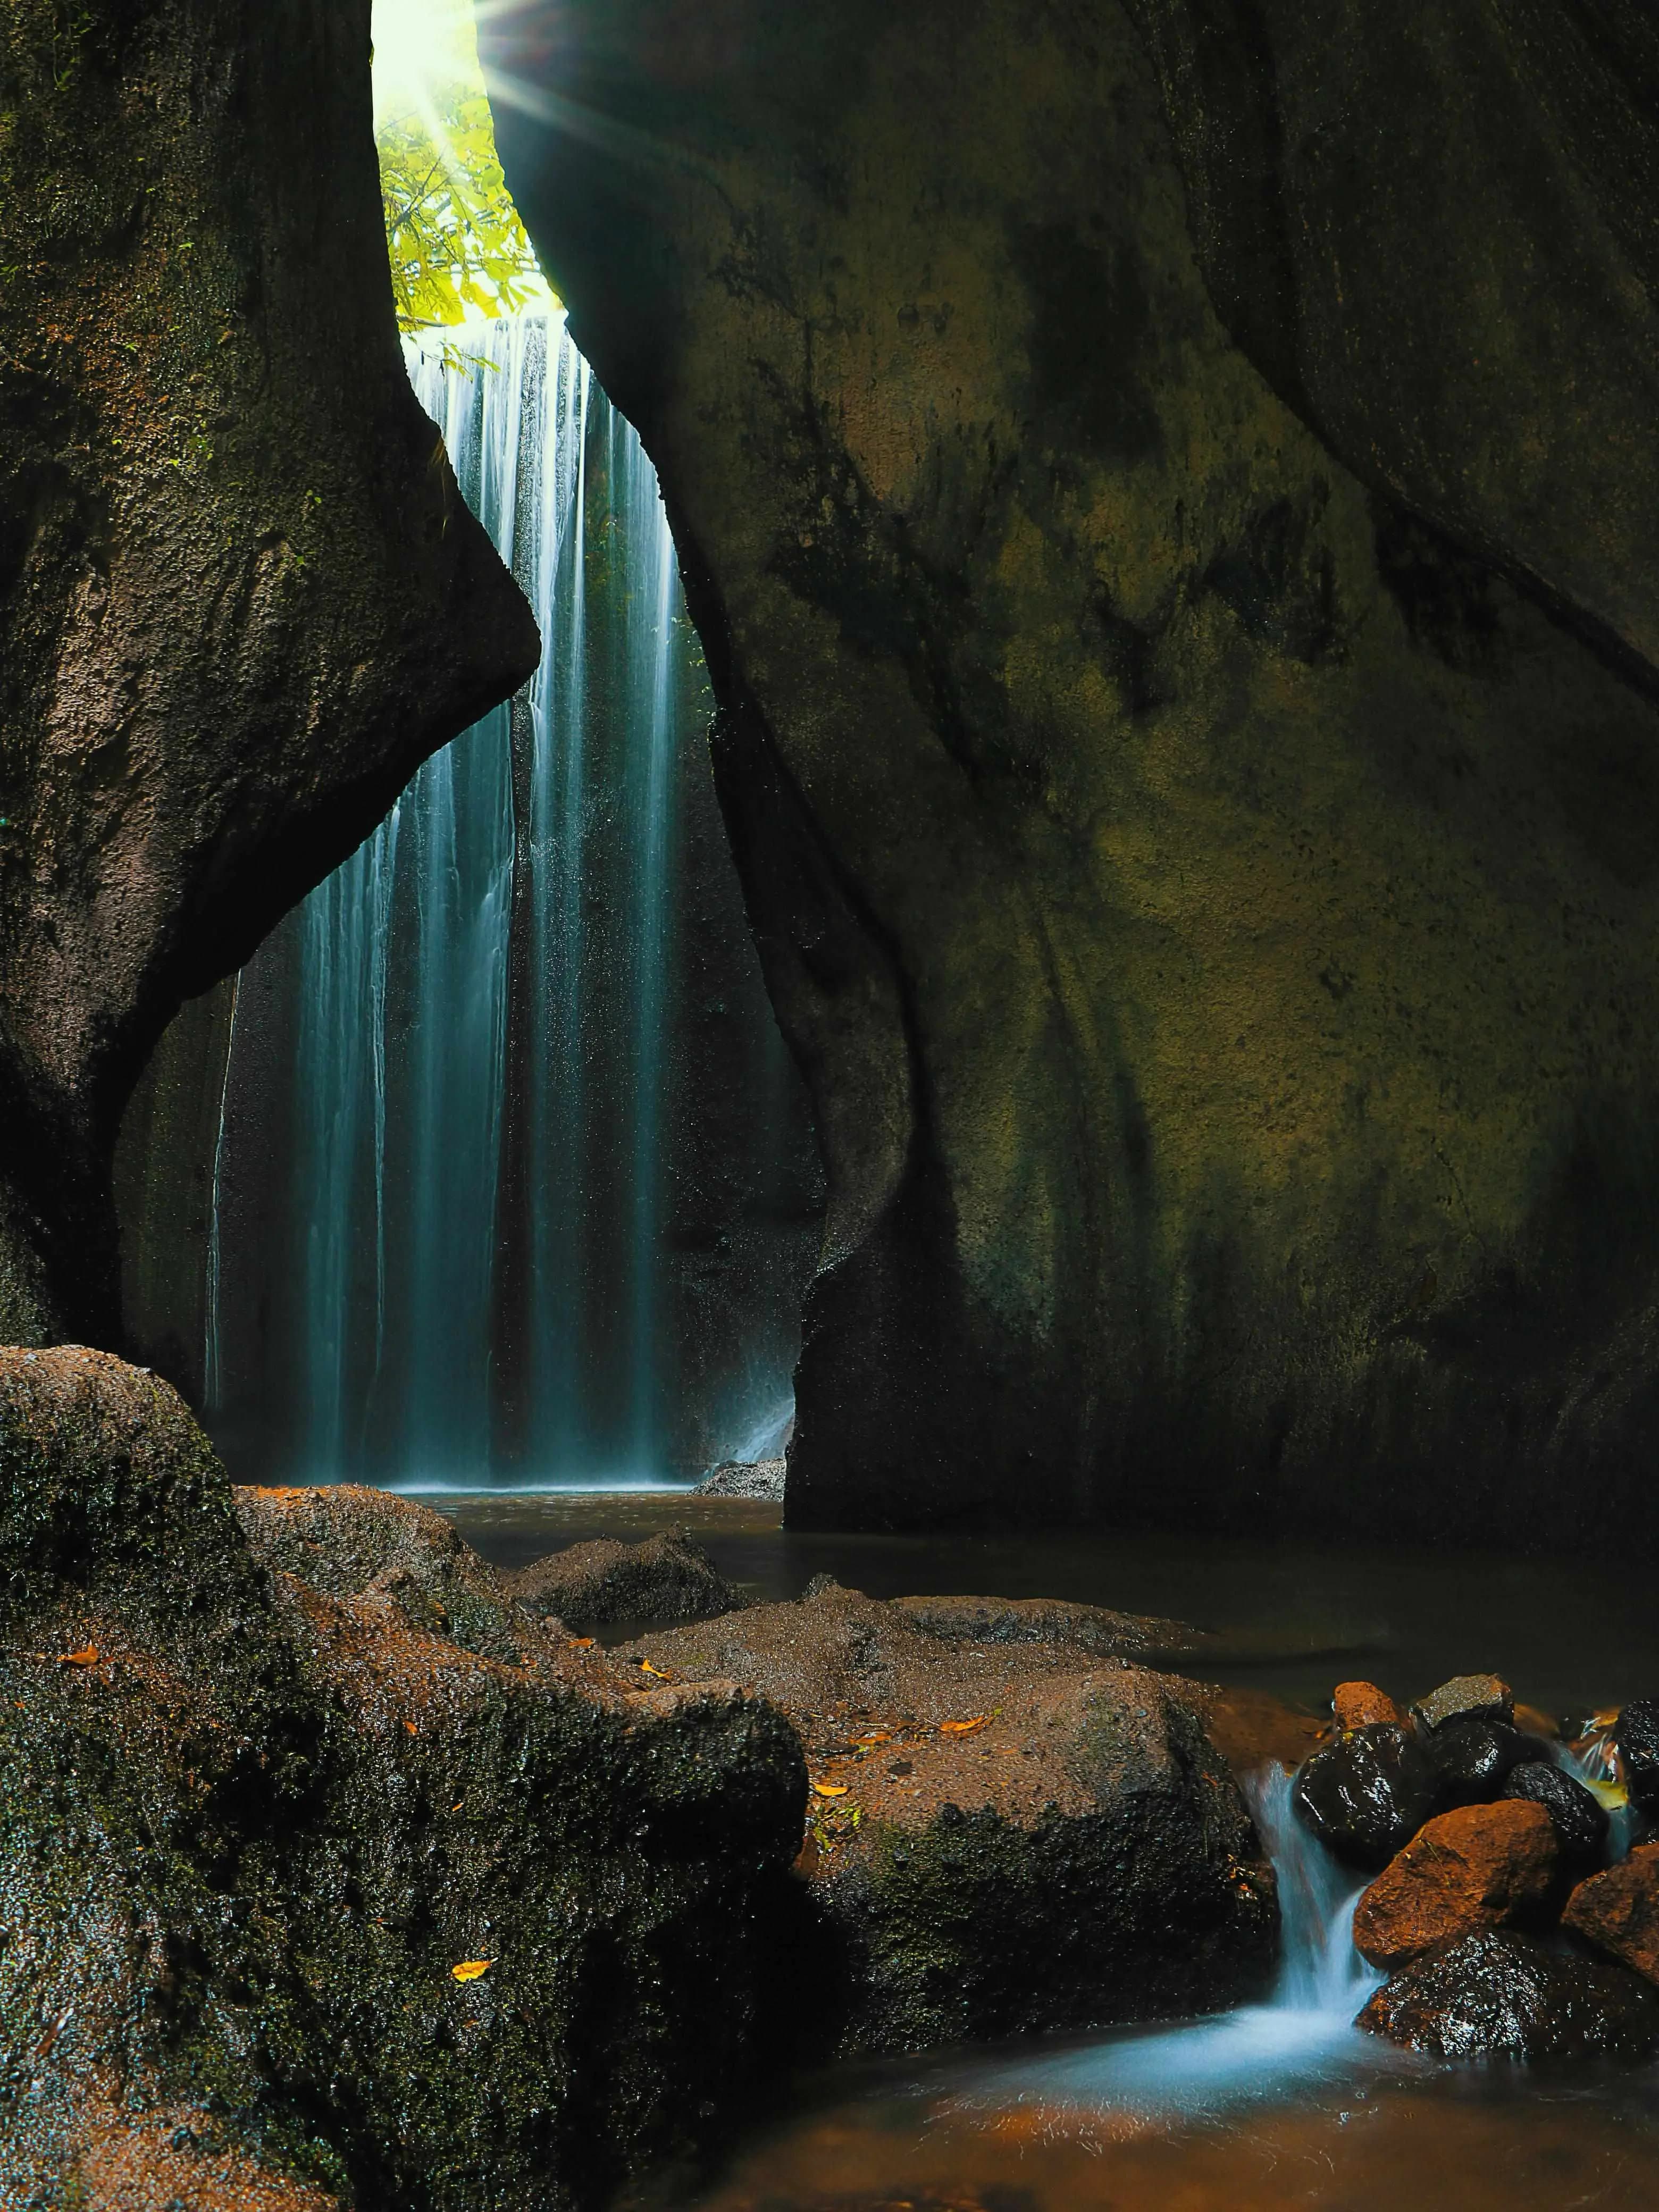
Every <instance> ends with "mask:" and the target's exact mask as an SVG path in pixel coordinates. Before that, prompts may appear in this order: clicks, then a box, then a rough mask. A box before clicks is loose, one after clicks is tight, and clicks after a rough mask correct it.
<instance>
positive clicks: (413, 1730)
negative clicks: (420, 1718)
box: [404, 1721, 421, 1735]
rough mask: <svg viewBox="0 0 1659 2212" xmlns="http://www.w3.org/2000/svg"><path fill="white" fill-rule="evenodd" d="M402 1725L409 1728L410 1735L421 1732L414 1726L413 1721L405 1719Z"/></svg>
mask: <svg viewBox="0 0 1659 2212" xmlns="http://www.w3.org/2000/svg"><path fill="white" fill-rule="evenodd" d="M404 1727H405V1728H406V1729H408V1730H409V1732H410V1735H419V1734H420V1732H421V1731H420V1730H419V1729H417V1728H416V1725H415V1723H414V1722H413V1721H405V1722H404Z"/></svg>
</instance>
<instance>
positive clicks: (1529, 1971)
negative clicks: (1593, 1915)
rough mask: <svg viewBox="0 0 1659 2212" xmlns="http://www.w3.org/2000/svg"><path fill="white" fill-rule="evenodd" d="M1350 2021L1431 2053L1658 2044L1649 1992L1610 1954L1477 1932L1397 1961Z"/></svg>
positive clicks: (1601, 2049) (1546, 2053)
mask: <svg viewBox="0 0 1659 2212" xmlns="http://www.w3.org/2000/svg"><path fill="white" fill-rule="evenodd" d="M1357 2025H1358V2027H1363V2028H1364V2029H1365V2030H1366V2031H1367V2033H1370V2034H1372V2035H1381V2036H1385V2037H1386V2038H1387V2039H1388V2040H1389V2042H1391V2043H1399V2044H1403V2045H1406V2046H1407V2049H1409V2050H1412V2051H1428V2052H1431V2053H1432V2054H1433V2055H1434V2056H1435V2057H1439V2058H1489V2057H1507V2058H1518V2059H1538V2058H1588V2057H1613V2058H1626V2059H1643V2058H1648V2057H1651V2056H1652V2055H1653V2053H1654V2051H1656V2050H1659V1990H1655V1989H1653V1988H1651V1987H1650V1985H1649V1984H1648V1983H1646V1982H1644V1980H1643V1979H1642V1978H1641V1976H1640V1975H1639V1974H1635V1973H1632V1972H1631V1971H1630V1969H1629V1968H1628V1967H1626V1966H1615V1965H1614V1964H1613V1961H1612V1960H1607V1959H1581V1958H1575V1957H1573V1956H1571V1954H1568V1953H1565V1952H1560V1951H1552V1950H1550V1949H1548V1948H1547V1947H1546V1946H1545V1945H1544V1944H1542V1943H1540V1942H1536V1941H1535V1940H1534V1938H1533V1937H1531V1936H1517V1935H1516V1934H1514V1933H1513V1932H1512V1931H1511V1930H1510V1929H1483V1930H1482V1931H1481V1932H1480V1934H1478V1935H1474V1936H1464V1937H1463V1938H1462V1941H1461V1942H1456V1943H1449V1944H1447V1945H1445V1946H1444V1947H1443V1948H1441V1949H1439V1950H1437V1951H1432V1952H1430V1953H1428V1954H1426V1955H1425V1956H1424V1957H1423V1958H1420V1959H1417V1960H1413V1962H1412V1963H1411V1964H1410V1965H1409V1966H1405V1967H1402V1968H1401V1971H1400V1972H1398V1973H1397V1974H1395V1975H1394V1976H1393V1977H1392V1978H1391V1979H1389V1981H1388V1982H1386V1983H1384V1984H1383V1987H1382V1988H1381V1989H1380V1990H1378V1991H1377V1992H1376V1996H1374V1997H1373V1998H1372V1999H1371V2001H1370V2003H1369V2004H1368V2005H1367V2006H1366V2007H1365V2008H1364V2011H1363V2012H1362V2013H1361V2014H1360V2015H1359V2019H1358V2023H1357Z"/></svg>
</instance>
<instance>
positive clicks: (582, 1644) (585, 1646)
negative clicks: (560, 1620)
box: [570, 1636, 598, 1651]
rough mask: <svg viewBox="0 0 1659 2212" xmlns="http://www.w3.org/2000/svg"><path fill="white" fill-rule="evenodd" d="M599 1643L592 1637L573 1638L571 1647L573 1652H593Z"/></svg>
mask: <svg viewBox="0 0 1659 2212" xmlns="http://www.w3.org/2000/svg"><path fill="white" fill-rule="evenodd" d="M597 1641H598V1639H597V1638H595V1637H592V1636H573V1637H572V1638H571V1639H570V1647H571V1649H572V1650H573V1651H591V1650H592V1649H593V1646H594V1644H595V1643H596V1642H597Z"/></svg>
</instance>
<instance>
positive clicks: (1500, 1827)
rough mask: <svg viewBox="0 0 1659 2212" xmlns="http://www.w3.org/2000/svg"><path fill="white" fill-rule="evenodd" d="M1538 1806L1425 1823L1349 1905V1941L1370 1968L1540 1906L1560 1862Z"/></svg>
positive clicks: (1480, 1809)
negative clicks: (1351, 1933) (1356, 1902)
mask: <svg viewBox="0 0 1659 2212" xmlns="http://www.w3.org/2000/svg"><path fill="white" fill-rule="evenodd" d="M1560 1856H1561V1853H1560V1846H1559V1844H1558V1843H1557V1841H1556V1836H1555V1829H1554V1826H1553V1823H1552V1821H1551V1820H1550V1816H1549V1814H1547V1812H1546V1811H1545V1810H1544V1808H1543V1807H1542V1806H1541V1805H1534V1804H1529V1803H1526V1802H1505V1803H1502V1804H1498V1805H1465V1806H1461V1807H1460V1808H1458V1810H1457V1811H1455V1813H1443V1814H1441V1815H1440V1817H1439V1819H1438V1820H1431V1821H1429V1822H1428V1824H1427V1825H1426V1826H1425V1827H1424V1828H1423V1829H1422V1830H1420V1831H1419V1833H1418V1834H1417V1835H1416V1836H1414V1837H1413V1838H1412V1840H1411V1842H1410V1843H1409V1844H1407V1846H1406V1848H1405V1850H1403V1851H1401V1853H1400V1855H1399V1857H1397V1858H1396V1859H1395V1860H1394V1861H1393V1862H1392V1863H1390V1864H1389V1866H1387V1867H1385V1868H1384V1869H1383V1872H1382V1873H1381V1874H1380V1875H1378V1876H1377V1878H1376V1881H1374V1882H1373V1883H1372V1884H1371V1886H1370V1888H1369V1889H1368V1890H1367V1891H1366V1892H1365V1893H1364V1896H1363V1897H1362V1898H1361V1899H1360V1900H1359V1903H1358V1905H1357V1906H1356V1907H1355V1908H1354V1916H1353V1940H1354V1942H1355V1944H1356V1945H1357V1946H1358V1949H1359V1952H1360V1954H1361V1955H1362V1957H1364V1958H1366V1959H1369V1960H1370V1962H1371V1964H1372V1965H1373V1966H1398V1965H1400V1964H1401V1961H1402V1960H1407V1959H1412V1958H1415V1957H1416V1956H1417V1955H1418V1954H1419V1952H1423V1951H1427V1950H1431V1949H1432V1948H1433V1947H1434V1946H1435V1945H1436V1944H1437V1943H1451V1942H1456V1941H1457V1939H1458V1938H1459V1937H1460V1936H1469V1935H1473V1934H1474V1933H1475V1932H1476V1931H1477V1930H1478V1929H1482V1928H1498V1927H1501V1926H1502V1925H1503V1924H1504V1922H1505V1921H1508V1920H1512V1919H1514V1918H1515V1917H1516V1915H1517V1914H1519V1913H1522V1912H1524V1911H1526V1909H1527V1907H1528V1905H1537V1904H1539V1903H1541V1901H1542V1899H1544V1898H1545V1896H1546V1895H1547V1893H1548V1891H1549V1887H1550V1884H1551V1882H1552V1881H1553V1879H1554V1877H1555V1873H1556V1869H1557V1867H1558V1866H1559V1863H1560Z"/></svg>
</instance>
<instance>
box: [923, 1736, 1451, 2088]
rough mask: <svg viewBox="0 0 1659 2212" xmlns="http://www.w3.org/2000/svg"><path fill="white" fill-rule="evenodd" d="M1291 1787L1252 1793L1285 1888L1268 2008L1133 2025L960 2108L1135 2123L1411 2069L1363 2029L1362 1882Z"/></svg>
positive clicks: (1284, 1779)
mask: <svg viewBox="0 0 1659 2212" xmlns="http://www.w3.org/2000/svg"><path fill="white" fill-rule="evenodd" d="M1291 1784H1292V1778H1291V1775H1290V1774H1289V1773H1287V1772H1286V1771H1285V1769H1284V1768H1282V1767H1280V1766H1277V1765H1274V1766H1271V1767H1269V1768H1267V1770H1266V1771H1265V1772H1263V1773H1261V1774H1259V1775H1257V1776H1255V1777H1254V1778H1252V1780H1251V1782H1250V1784H1249V1786H1248V1787H1247V1789H1246V1791H1245V1795H1246V1796H1247V1798H1248V1799H1249V1804H1250V1809H1251V1811H1252V1813H1253V1814H1254V1815H1255V1821H1256V1826H1257V1828H1258V1830H1259V1831H1260V1833H1261V1840H1262V1844H1263V1846H1264V1848H1265V1849H1266V1850H1267V1856H1268V1857H1269V1859H1270V1860H1271V1862H1272V1863H1273V1873H1274V1876H1275V1879H1276V1881H1277V1882H1278V1886H1279V1917H1280V1930H1281V1933H1280V1956H1279V1976H1278V1979H1277V1981H1276V1983H1275V1985H1274V1988H1273V1994H1272V1996H1270V1997H1269V1998H1268V1999H1267V2001H1266V2002H1264V2003H1261V2004H1254V2005H1241V2006H1239V2007H1237V2008H1236V2009H1235V2010H1233V2011H1231V2012H1228V2013H1221V2014H1218V2015H1216V2016H1215V2017H1214V2018H1212V2019H1208V2020H1200V2021H1184V2022H1182V2024H1180V2025H1179V2026H1177V2027H1145V2028H1131V2029H1126V2030H1125V2031H1123V2032H1122V2033H1121V2034H1118V2035H1115V2036H1112V2037H1110V2038H1109V2039H1104V2040H1103V2041H1101V2042H1098V2043H1095V2044H1091V2045H1087V2046H1085V2047H1084V2048H1082V2049H1079V2050H1073V2051H1066V2052H1065V2053H1064V2054H1062V2055H1060V2056H1058V2057H1044V2058H1038V2059H1036V2060H1035V2061H1031V2062H1027V2063H1020V2064H1017V2065H1014V2066H1012V2067H1008V2068H1006V2069H1000V2070H999V2071H996V2072H994V2073H993V2074H992V2075H990V2076H989V2077H988V2080H987V2077H985V2076H983V2075H982V2076H981V2081H980V2083H979V2084H978V2085H976V2087H975V2089H974V2090H973V2091H972V2092H971V2093H969V2094H968V2095H967V2096H965V2097H963V2099H961V2100H959V2103H958V2106H957V2109H958V2110H973V2109H986V2108H989V2109H994V2110H1001V2109H1005V2108H1006V2106H1009V2105H1010V2104H1011V2103H1012V2104H1020V2105H1031V2104H1036V2105H1041V2106H1043V2107H1044V2108H1056V2109H1066V2108H1074V2109H1078V2110H1082V2111H1087V2112H1104V2113H1116V2114H1121V2115H1125V2116H1133V2118H1134V2119H1135V2120H1136V2121H1140V2120H1144V2119H1146V2118H1149V2117H1158V2116H1163V2117H1164V2118H1171V2119H1175V2118H1182V2119H1194V2118H1205V2117H1211V2116H1213V2115H1216V2114H1218V2113H1220V2112H1227V2111H1234V2110H1237V2109H1238V2108H1239V2107H1240V2106H1251V2105H1256V2104H1268V2103H1273V2102H1275V2101H1278V2100H1281V2099H1283V2098H1284V2097H1285V2094H1286V2093H1287V2092H1300V2091H1304V2090H1311V2089H1313V2088H1315V2087H1318V2086H1319V2085H1320V2084H1322V2083H1328V2082H1340V2081H1343V2080H1346V2079H1348V2078H1354V2079H1359V2078H1362V2077H1364V2075H1376V2074H1377V2073H1379V2072H1383V2071H1397V2070H1398V2069H1400V2067H1401V2066H1402V2065H1408V2064H1409V2063H1410V2061H1409V2060H1408V2059H1407V2057H1405V2056H1404V2055H1403V2054H1401V2053H1400V2052H1398V2051H1395V2050H1394V2049H1393V2047H1392V2046H1390V2045H1379V2044H1378V2043H1377V2042H1376V2040H1375V2039H1373V2038H1372V2037H1370V2036H1368V2035H1366V2034H1364V2033H1362V2032H1361V2031H1360V2030H1358V2029H1357V2028H1356V2027H1354V2025H1353V2021H1354V2017H1355V2015H1357V2014H1358V2011H1359V2010H1360V2008H1361V2007H1362V2006H1363V2005H1364V2002H1365V2000H1366V1999H1367V1997H1368V1996H1370V1993H1371V1991H1372V1990H1375V1989H1376V1988H1377V1987H1378V1986H1379V1985H1380V1984H1381V1982H1382V1979H1383V1977H1382V1976H1381V1975H1380V1974H1376V1973H1374V1972H1372V1971H1371V1970H1370V1968H1369V1967H1368V1966H1366V1965H1365V1963H1364V1960H1362V1959H1361V1958H1360V1956H1359V1954H1358V1952H1357V1951H1356V1950H1355V1948H1354V1945H1353V1932H1352V1930H1353V1909H1354V1905H1355V1904H1356V1902H1357V1901H1358V1896H1359V1893H1360V1890H1361V1889H1362V1888H1363V1887H1364V1884H1363V1883H1361V1882H1356V1881H1355V1880H1354V1877H1353V1875H1352V1874H1351V1873H1350V1872H1349V1871H1348V1870H1347V1869H1345V1868H1343V1867H1341V1866H1340V1865H1339V1864H1338V1863H1337V1862H1336V1861H1335V1860H1334V1858H1333V1857H1332V1856H1331V1854H1330V1853H1329V1852H1328V1850H1326V1849H1325V1847H1324V1845H1323V1844H1321V1843H1319V1842H1318V1841H1317V1840H1316V1838H1314V1837H1313V1836H1311V1835H1310V1833H1309V1832H1308V1831H1307V1829H1306V1828H1304V1826H1303V1825H1302V1823H1301V1822H1300V1821H1299V1820H1297V1817H1296V1814H1295V1811H1294V1809H1293V1808H1292V1805H1291Z"/></svg>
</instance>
